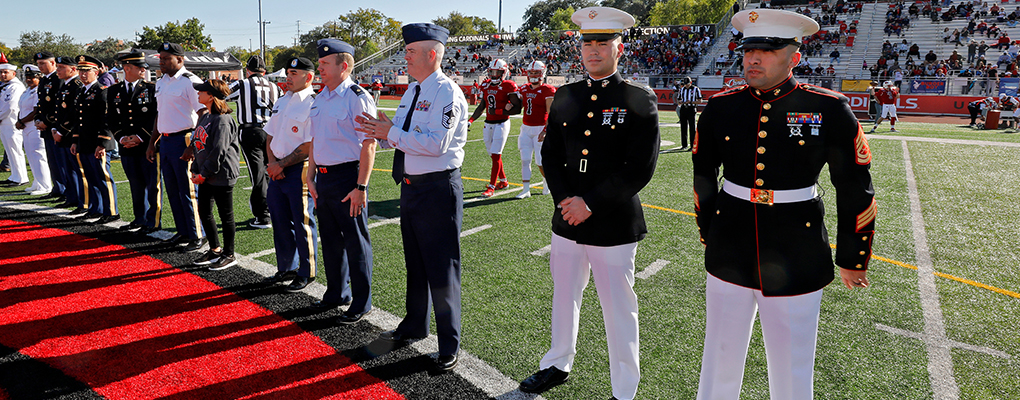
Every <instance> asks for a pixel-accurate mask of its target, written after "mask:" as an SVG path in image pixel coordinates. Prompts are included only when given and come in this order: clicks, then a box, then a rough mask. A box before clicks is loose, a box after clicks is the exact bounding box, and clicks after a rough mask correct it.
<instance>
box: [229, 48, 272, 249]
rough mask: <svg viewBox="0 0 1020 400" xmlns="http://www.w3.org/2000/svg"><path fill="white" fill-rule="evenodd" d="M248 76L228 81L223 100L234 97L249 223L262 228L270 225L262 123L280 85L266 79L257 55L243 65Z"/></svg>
mask: <svg viewBox="0 0 1020 400" xmlns="http://www.w3.org/2000/svg"><path fill="white" fill-rule="evenodd" d="M245 70H247V72H248V77H247V78H245V79H243V80H238V81H235V82H234V83H232V84H230V96H228V97H227V101H237V108H238V112H237V122H238V124H240V126H241V150H243V151H244V159H245V163H247V164H248V176H249V177H251V186H252V189H251V198H250V200H249V203H250V205H251V213H252V215H254V216H255V219H254V221H252V222H251V226H252V227H255V228H261V229H266V228H270V227H272V224H271V223H270V221H269V205H268V203H267V202H266V194H267V193H268V190H269V181H268V180H267V179H266V164H267V159H266V131H265V130H263V129H262V127H264V126H266V123H267V122H269V117H270V116H271V114H272V113H271V111H272V110H273V104H274V103H276V99H278V98H280V88H279V87H277V86H276V84H274V83H272V82H270V81H269V79H266V77H265V76H264V75H265V73H266V64H265V62H263V61H262V58H260V57H259V56H257V55H256V56H251V58H249V59H248V64H247V66H245Z"/></svg>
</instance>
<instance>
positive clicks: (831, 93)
mask: <svg viewBox="0 0 1020 400" xmlns="http://www.w3.org/2000/svg"><path fill="white" fill-rule="evenodd" d="M800 88H801V89H803V90H804V91H806V92H810V93H815V94H820V95H822V96H828V97H833V98H837V99H845V98H846V96H844V95H843V94H842V93H840V92H837V91H835V90H832V89H826V88H823V87H821V86H815V85H811V84H807V83H801V84H800Z"/></svg>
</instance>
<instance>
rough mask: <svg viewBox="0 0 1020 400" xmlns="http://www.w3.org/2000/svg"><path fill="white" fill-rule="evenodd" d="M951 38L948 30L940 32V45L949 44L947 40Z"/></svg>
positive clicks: (951, 35) (951, 34)
mask: <svg viewBox="0 0 1020 400" xmlns="http://www.w3.org/2000/svg"><path fill="white" fill-rule="evenodd" d="M952 37H953V33H952V32H950V31H949V28H948V27H947V28H946V29H943V30H942V43H949V39H951V38H952Z"/></svg>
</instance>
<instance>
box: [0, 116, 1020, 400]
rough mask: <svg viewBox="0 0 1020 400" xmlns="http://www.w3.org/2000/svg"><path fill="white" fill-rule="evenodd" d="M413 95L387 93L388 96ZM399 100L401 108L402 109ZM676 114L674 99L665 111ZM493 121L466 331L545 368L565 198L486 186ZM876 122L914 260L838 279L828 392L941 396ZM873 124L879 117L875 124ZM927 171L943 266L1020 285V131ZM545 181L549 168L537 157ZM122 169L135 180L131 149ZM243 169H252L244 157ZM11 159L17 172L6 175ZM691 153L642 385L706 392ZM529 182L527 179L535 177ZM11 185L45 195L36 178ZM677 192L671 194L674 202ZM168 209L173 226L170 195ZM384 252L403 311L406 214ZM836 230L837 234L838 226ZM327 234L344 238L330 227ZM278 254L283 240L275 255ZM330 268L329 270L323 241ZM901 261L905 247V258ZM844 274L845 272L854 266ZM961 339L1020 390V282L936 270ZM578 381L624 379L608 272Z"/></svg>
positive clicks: (243, 217) (886, 143)
mask: <svg viewBox="0 0 1020 400" xmlns="http://www.w3.org/2000/svg"><path fill="white" fill-rule="evenodd" d="M397 104H398V102H397V101H393V100H384V101H382V102H381V104H380V107H382V108H390V109H392V108H395V107H396V105H397ZM387 113H388V114H389V115H391V116H392V114H393V112H392V111H387ZM660 118H661V121H662V122H663V123H674V122H675V121H676V116H675V114H673V113H672V112H669V111H663V112H662V113H661V114H660ZM511 121H512V129H511V135H512V136H511V138H510V139H509V140H508V141H507V145H506V148H505V151H504V153H503V154H504V163H505V169H506V172H507V175H508V176H509V179H510V181H511V182H512V183H520V163H521V161H520V157H519V156H518V154H519V153H518V150H517V144H516V143H517V135H518V133H519V126H520V119H519V118H514V119H511ZM482 125H483V124H481V123H476V124H474V125H473V126H472V127H471V131H470V132H469V137H468V139H469V143H468V144H467V145H466V147H465V151H466V157H465V160H464V165H463V167H462V174H463V176H464V177H465V180H464V188H465V198H466V199H468V200H472V201H470V202H468V203H466V204H465V208H464V224H463V227H464V229H465V230H468V229H472V228H476V227H481V226H484V225H491V228H488V229H485V230H482V231H480V232H478V233H475V234H473V235H469V236H467V237H464V238H463V239H462V265H463V267H462V275H463V277H462V281H463V335H462V343H463V349H464V350H466V351H468V352H470V353H472V354H475V355H477V356H478V357H480V358H481V359H482V360H484V361H486V362H487V363H489V364H491V365H492V366H494V367H496V368H497V369H499V370H500V371H501V372H503V373H504V374H505V375H507V376H509V377H510V378H511V379H514V380H521V379H524V378H525V377H527V376H528V375H530V374H531V373H533V372H535V371H536V370H537V368H538V362H539V360H540V359H541V357H542V355H543V354H544V353H545V351H546V350H548V346H549V317H550V307H551V303H552V280H551V277H550V275H549V263H548V255H532V254H531V253H532V252H534V251H536V250H539V249H541V248H543V247H545V246H547V245H548V244H549V240H550V235H551V233H550V230H549V226H550V218H551V215H552V212H553V210H554V208H553V205H552V202H551V199H550V197H549V196H541V195H537V193H539V190H538V189H535V190H533V193H534V194H535V195H533V196H532V197H531V198H530V199H526V200H516V199H514V198H513V197H514V195H516V193H517V192H516V191H514V192H512V193H508V194H503V195H501V196H497V197H493V198H491V199H484V200H478V201H474V200H475V199H476V198H477V196H478V195H479V194H480V193H481V191H482V190H483V189H484V187H485V181H487V180H488V176H489V168H490V159H489V157H488V155H487V152H486V151H485V149H484V148H483V144H482V142H481V138H482V133H481V132H482ZM887 126H888V125H887V124H884V125H883V127H884V128H886V130H885V131H884V132H881V133H879V134H877V135H872V138H871V140H870V144H871V149H872V152H873V163H872V170H871V171H872V177H873V180H874V185H875V192H876V198H877V202H878V207H879V213H878V219H877V235H876V239H875V244H874V254H875V255H876V256H879V257H884V258H887V259H889V260H892V261H895V262H896V263H890V262H885V261H880V260H877V259H873V260H871V262H870V270H869V275H868V277H869V279H870V280H871V283H872V286H871V287H870V288H867V289H865V290H853V291H850V290H848V289H846V288H844V287H842V286H839V285H838V284H837V283H833V284H832V285H830V286H829V287H827V288H826V289H825V295H824V297H823V300H822V313H821V322H820V328H819V336H818V351H817V362H816V367H815V397H816V398H818V399H876V398H888V399H922V398H931V397H932V396H933V391H932V388H931V384H930V382H929V376H928V370H927V363H928V354H927V350H926V347H925V343H923V342H921V341H919V340H916V339H911V338H907V337H904V336H899V335H895V334H892V333H889V332H886V331H883V330H880V329H877V328H876V326H877V324H881V325H885V326H889V327H892V328H896V329H902V330H907V331H911V332H924V329H925V321H924V318H923V316H922V313H921V305H920V304H921V300H920V296H919V292H918V286H917V281H918V277H917V271H916V270H914V269H910V268H907V267H904V266H903V265H906V266H914V265H916V263H917V261H916V260H917V258H916V253H915V252H916V250H915V248H914V236H913V233H912V231H911V226H912V225H911V219H910V203H909V197H908V191H907V182H906V174H905V169H904V168H905V163H904V154H903V144H902V142H901V141H900V140H889V139H883V138H882V137H883V136H889V135H890V133H888V132H887ZM865 128H866V129H867V128H868V126H867V125H866V126H865ZM897 128H898V129H899V130H900V131H901V132H898V133H896V134H895V135H899V136H918V137H930V138H954V139H969V140H981V141H989V142H1020V135H1010V134H1003V133H1001V131H994V133H990V132H986V131H975V130H971V129H969V128H966V127H961V126H958V125H948V124H941V125H940V124H922V123H899V124H897ZM661 135H662V139H663V140H664V141H669V142H672V144H669V145H664V146H663V147H662V148H663V150H668V149H672V148H675V147H678V146H679V143H680V139H679V135H680V132H679V128H677V127H662V129H661ZM908 148H909V149H910V156H911V161H912V163H913V173H914V174H915V176H916V178H917V186H918V189H919V192H920V193H919V194H920V199H921V207H922V212H923V216H924V219H925V221H924V222H925V224H924V227H925V229H926V232H927V236H928V246H929V248H930V249H931V257H932V260H933V263H934V268H935V270H936V271H939V272H943V273H946V274H949V275H953V276H956V277H960V278H964V279H970V280H973V281H976V282H980V283H984V284H987V285H991V286H994V287H997V288H1001V289H1004V290H1007V291H1011V292H1018V291H1020V276H1018V272H1017V268H1016V265H1017V261H1018V257H1020V252H1018V251H1017V246H1016V242H1017V236H1018V232H1017V230H1018V228H1017V226H1018V221H1017V220H1018V208H1017V206H1016V200H1015V199H1018V198H1020V187H1018V186H1017V185H1016V184H1015V183H1014V182H1017V181H1018V179H1017V178H1018V175H1020V172H1018V171H1020V165H1018V164H1020V157H1018V156H1020V148H1006V147H999V146H992V145H986V146H980V145H972V144H939V143H926V142H909V143H908ZM392 157H393V153H392V151H379V153H378V154H377V157H376V168H377V171H376V172H375V173H374V174H373V176H372V180H371V182H370V189H369V200H370V204H369V207H368V213H369V215H371V216H373V219H372V220H371V221H370V223H371V222H376V221H379V220H381V219H385V218H392V217H396V216H398V215H399V210H398V207H397V204H398V196H399V192H398V187H397V186H396V185H395V184H393V182H392V180H390V179H389V172H388V171H384V170H388V169H389V168H390V165H391V163H392ZM532 169H533V178H532V181H533V182H535V183H537V182H539V181H541V180H542V179H541V177H540V175H539V173H538V169H537V167H533V168H532ZM113 170H114V176H115V179H116V180H117V181H124V180H125V179H126V178H125V177H124V173H123V170H122V168H121V167H120V165H119V163H115V164H114V168H113ZM242 175H247V170H246V169H245V168H242ZM7 176H8V174H6V173H4V174H0V179H5V178H6V177H7ZM819 184H820V186H821V187H822V189H823V190H824V192H825V193H826V195H825V197H824V200H825V203H826V208H827V215H826V222H827V225H828V226H829V232H830V234H834V233H835V215H836V211H837V210H836V204H835V203H836V202H835V191H834V189H833V188H832V185H831V183H830V181H829V179H828V173H827V171H823V174H822V178H821V179H820V181H819ZM691 185H692V176H691V158H690V153H687V152H665V153H663V154H661V155H660V157H659V162H658V167H657V170H656V174H655V176H654V177H653V179H652V181H651V183H650V184H649V185H648V187H646V188H645V189H644V190H643V191H642V192H641V199H642V202H643V203H645V204H647V205H649V206H654V207H646V208H645V210H644V211H645V217H646V220H647V223H648V228H649V234H648V237H647V238H646V239H645V240H643V241H642V242H640V244H639V246H638V251H637V259H636V266H637V271H638V272H640V271H642V270H643V269H645V268H646V267H648V266H649V265H650V264H652V263H653V262H656V261H657V260H664V261H668V262H669V263H668V265H666V266H665V267H664V268H663V269H662V270H661V271H659V272H658V273H657V274H655V275H653V276H651V277H650V278H648V279H637V282H636V284H635V289H636V291H637V293H638V299H639V307H640V326H641V362H642V363H641V367H642V381H641V385H640V388H639V391H638V397H640V398H647V399H685V398H693V397H694V396H695V394H696V391H697V385H698V376H699V373H700V366H701V354H702V344H703V340H704V326H705V311H704V284H705V271H704V266H703V262H702V260H703V247H702V245H701V244H700V243H699V242H698V239H697V228H696V226H695V223H694V218H693V217H692V216H691V215H690V213H691V212H693V196H692V190H691ZM248 186H250V183H249V182H248V181H247V180H246V179H241V180H239V181H238V185H237V187H238V189H237V190H235V199H234V203H235V206H234V209H235V217H236V219H237V221H238V222H239V230H238V233H237V251H238V252H239V253H241V254H252V253H258V252H262V251H265V250H268V249H271V248H273V241H272V232H271V231H270V230H257V229H251V228H248V227H247V225H246V224H242V222H245V223H246V222H247V221H248V220H250V219H251V212H250V209H249V207H248V201H247V200H248V195H249V193H250V191H249V190H245V189H244V188H246V187H248ZM518 187H519V186H513V188H518ZM117 189H118V195H119V198H120V199H121V201H120V207H121V214H122V215H123V216H125V219H128V220H130V216H131V215H132V213H131V202H130V200H129V199H130V197H129V196H130V194H129V191H128V185H127V183H126V182H125V183H120V184H118V186H117ZM0 198H2V199H4V200H14V201H25V202H35V201H36V200H34V199H33V198H30V197H29V196H27V195H7V196H4V197H0ZM660 208H665V209H668V210H663V209H660ZM163 225H164V227H165V228H167V229H168V230H170V231H171V232H172V231H173V220H172V217H171V215H170V209H169V205H168V203H167V202H165V201H164V213H163ZM370 235H371V240H372V244H373V254H374V280H373V290H374V295H373V297H374V301H375V306H376V307H379V308H381V309H384V310H387V311H389V312H391V313H393V314H395V315H397V316H402V315H403V314H404V290H405V279H406V277H405V271H404V267H403V265H404V264H403V252H402V245H401V239H400V227H399V225H398V224H389V225H383V226H379V227H376V228H372V229H371V230H370ZM831 240H832V242H833V243H835V238H834V237H833V238H832V239H831ZM322 245H335V244H328V243H323V244H322ZM259 260H262V261H265V262H268V263H270V264H275V255H273V254H269V255H265V256H262V257H259ZM319 260H320V262H319V274H318V279H319V281H320V282H322V283H326V282H325V274H324V273H322V264H321V254H320V256H319ZM897 263H900V264H901V265H897ZM837 281H838V279H837ZM936 285H937V287H938V292H939V296H940V302H941V308H942V311H943V314H944V318H945V321H946V331H947V335H948V337H949V339H952V340H957V341H960V342H964V343H969V344H973V345H978V346H985V347H990V348H993V349H996V350H999V351H1004V352H1006V353H1008V354H1010V355H1011V356H1012V358H1009V359H1002V358H998V357H994V356H990V355H987V354H982V353H975V352H973V351H969V350H963V349H956V350H954V351H953V353H952V354H953V365H954V368H955V375H954V376H955V378H956V381H957V383H958V384H959V386H960V390H961V398H988V399H1006V398H1020V382H1018V381H1017V379H1016V377H1017V376H1020V365H1018V363H1017V361H1016V357H1017V356H1020V340H1018V338H1017V328H1016V326H1017V325H1018V323H1020V299H1018V298H1016V297H1011V296H1009V295H1006V294H1002V293H997V292H994V291H990V290H988V289H983V288H979V287H976V286H973V285H969V284H966V283H961V282H958V281H955V280H950V279H946V278H943V277H937V278H936ZM573 368H574V370H573V372H572V373H571V380H570V382H569V383H567V384H565V385H562V386H559V387H556V388H554V389H552V390H550V391H549V392H547V393H545V394H543V396H544V397H545V398H548V399H598V398H608V397H609V396H610V395H611V390H610V383H609V382H610V381H609V368H608V356H607V349H606V340H605V329H604V327H603V322H602V314H601V309H600V307H599V303H598V298H597V297H596V293H595V288H594V283H590V284H589V287H588V290H587V291H586V292H585V297H584V304H583V307H582V312H581V322H580V334H579V337H578V355H577V358H576V362H575V365H574V367H573ZM767 397H768V382H767V374H766V364H765V352H764V348H763V344H762V337H761V331H760V328H759V327H755V330H754V333H753V337H752V339H751V346H750V350H749V352H748V359H747V366H746V369H745V379H744V387H743V393H742V396H741V398H745V399H761V398H767Z"/></svg>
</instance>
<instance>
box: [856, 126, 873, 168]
mask: <svg viewBox="0 0 1020 400" xmlns="http://www.w3.org/2000/svg"><path fill="white" fill-rule="evenodd" d="M854 147H855V148H856V149H855V150H856V153H857V164H858V165H868V164H870V163H871V146H868V138H866V137H864V128H862V127H861V124H859V123H858V124H857V136H856V137H854Z"/></svg>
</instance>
